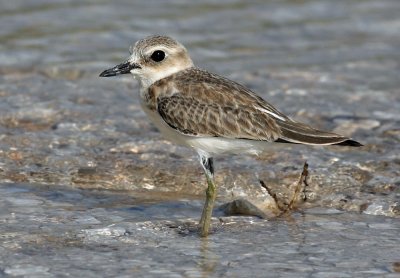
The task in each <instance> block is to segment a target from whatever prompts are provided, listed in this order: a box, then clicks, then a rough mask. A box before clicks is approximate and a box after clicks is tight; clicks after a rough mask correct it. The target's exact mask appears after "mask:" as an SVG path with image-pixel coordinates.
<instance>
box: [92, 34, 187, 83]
mask: <svg viewBox="0 0 400 278" xmlns="http://www.w3.org/2000/svg"><path fill="white" fill-rule="evenodd" d="M129 52H130V54H131V56H130V57H129V58H128V59H127V60H126V61H125V62H123V63H121V64H119V65H116V66H115V67H113V68H110V69H108V70H105V71H103V72H102V73H101V74H100V76H101V77H110V76H116V75H120V74H127V73H131V74H133V76H134V77H136V78H138V79H139V81H140V83H141V85H142V87H145V88H146V87H149V86H150V85H151V84H153V83H154V82H156V81H158V80H160V79H162V78H164V77H167V76H169V75H171V74H174V73H176V72H179V71H181V70H184V69H187V68H190V67H192V66H193V62H192V60H191V59H190V56H189V54H188V52H187V50H186V48H185V47H184V46H183V45H182V44H180V43H179V42H177V41H176V40H174V39H172V38H170V37H166V36H150V37H147V38H144V39H141V40H139V41H137V42H136V43H135V44H134V45H133V46H131V47H130V50H129Z"/></svg>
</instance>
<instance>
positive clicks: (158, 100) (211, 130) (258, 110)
mask: <svg viewBox="0 0 400 278" xmlns="http://www.w3.org/2000/svg"><path fill="white" fill-rule="evenodd" d="M129 53H130V56H129V58H128V59H127V60H126V61H124V62H123V63H121V64H118V65H116V66H114V67H112V68H110V69H107V70H104V71H103V72H102V73H101V74H100V77H112V76H117V75H122V74H129V73H130V74H132V75H133V77H134V78H135V79H137V80H138V81H139V84H140V89H139V96H140V104H141V107H142V109H143V110H144V112H145V113H146V114H147V116H148V117H149V118H150V120H151V121H152V122H153V123H154V125H155V126H156V127H157V128H158V129H159V131H160V132H161V133H162V134H163V136H164V137H165V138H166V139H168V140H170V141H172V142H174V143H177V144H179V145H183V146H186V147H189V148H192V149H194V150H195V151H196V152H197V154H198V156H199V158H200V163H201V165H202V168H203V170H204V174H205V177H206V181H207V189H206V200H205V204H204V207H203V211H202V214H201V218H200V222H199V232H200V236H201V237H207V236H208V234H209V231H210V223H211V217H212V211H213V207H214V203H215V199H216V196H217V186H216V184H215V181H214V174H215V173H214V159H213V158H214V157H215V156H218V155H221V154H255V155H258V154H260V153H262V152H263V151H265V150H266V149H267V148H268V147H270V146H271V144H284V143H286V144H303V145H320V146H328V145H339V146H351V147H360V146H362V144H361V143H359V142H357V141H355V140H353V139H351V138H349V137H346V136H342V135H339V134H336V133H332V132H326V131H322V130H318V129H316V128H313V127H311V126H309V125H307V124H304V123H301V122H297V121H295V120H292V119H291V118H289V117H288V116H286V115H285V114H283V113H282V112H280V111H279V110H278V109H276V108H275V107H274V106H272V105H271V104H270V103H268V102H267V101H266V100H264V99H263V98H262V97H260V96H259V95H257V94H256V93H254V92H253V91H251V90H250V89H248V88H246V87H245V86H243V85H241V84H239V83H237V82H235V81H232V80H230V79H228V78H225V77H222V76H220V75H217V74H215V73H211V72H209V71H206V70H203V69H200V68H198V67H196V66H195V65H194V64H193V61H192V59H191V58H190V55H189V53H188V51H187V49H186V48H185V47H184V46H183V45H182V44H181V43H179V42H178V41H177V40H175V39H173V38H171V37H169V36H164V35H152V36H148V37H145V38H143V39H140V40H138V41H137V42H136V43H134V44H133V45H132V46H131V47H130V48H129Z"/></svg>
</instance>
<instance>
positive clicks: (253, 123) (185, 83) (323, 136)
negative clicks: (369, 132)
mask: <svg viewBox="0 0 400 278" xmlns="http://www.w3.org/2000/svg"><path fill="white" fill-rule="evenodd" d="M144 96H145V99H146V105H147V106H148V108H149V109H152V110H156V111H157V112H158V113H159V115H160V116H161V117H162V118H163V120H164V121H165V122H166V123H167V124H168V125H170V126H171V127H172V128H174V129H176V130H177V131H179V132H181V133H183V134H186V135H191V136H202V137H205V136H214V137H224V138H231V139H234V138H236V139H250V140H261V141H268V142H271V141H276V140H278V139H281V142H283V141H285V142H292V143H305V144H340V143H342V142H344V141H346V140H348V139H349V138H347V137H344V136H341V135H338V134H334V133H329V132H324V131H319V130H316V129H314V128H311V127H310V126H308V125H305V124H301V123H298V122H295V121H293V120H291V119H290V118H289V117H287V116H285V115H284V114H283V113H281V112H279V111H278V110H277V109H275V108H274V107H273V106H272V105H271V104H269V103H268V102H266V101H265V100H263V99H262V98H261V97H259V96H257V95H256V94H255V93H253V92H252V91H250V90H249V89H247V88H246V87H244V86H242V85H240V84H238V83H236V82H233V81H231V80H229V79H226V78H224V77H221V76H218V75H216V74H212V73H209V72H207V71H204V70H201V69H198V68H194V67H192V68H189V69H185V70H182V71H180V72H178V73H175V74H172V75H170V76H168V77H166V78H163V79H161V80H159V81H157V82H155V83H154V84H153V85H151V86H150V87H149V88H148V90H147V91H146V93H145V94H144ZM265 111H269V113H267V112H265Z"/></svg>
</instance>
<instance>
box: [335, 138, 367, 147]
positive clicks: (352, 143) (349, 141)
mask: <svg viewBox="0 0 400 278" xmlns="http://www.w3.org/2000/svg"><path fill="white" fill-rule="evenodd" d="M335 145H337V146H350V147H362V146H364V145H363V144H361V143H359V142H357V141H355V140H352V139H347V140H346V141H343V142H340V143H338V144H335Z"/></svg>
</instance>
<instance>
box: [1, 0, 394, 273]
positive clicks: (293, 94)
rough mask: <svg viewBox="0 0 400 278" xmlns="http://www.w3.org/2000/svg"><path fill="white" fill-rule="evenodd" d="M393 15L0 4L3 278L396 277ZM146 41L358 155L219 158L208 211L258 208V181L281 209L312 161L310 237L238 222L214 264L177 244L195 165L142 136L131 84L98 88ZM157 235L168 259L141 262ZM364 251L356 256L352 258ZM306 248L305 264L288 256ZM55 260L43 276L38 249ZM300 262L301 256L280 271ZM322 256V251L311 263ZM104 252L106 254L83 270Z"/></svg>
mask: <svg viewBox="0 0 400 278" xmlns="http://www.w3.org/2000/svg"><path fill="white" fill-rule="evenodd" d="M399 15H400V2H399V1H398V0H383V1H374V0H363V1H361V0H360V1H357V0H348V1H324V0H309V1H307V0H303V1H302V0H287V1H284V0H282V1H235V0H223V1H211V0H210V1H182V0H181V1H178V0H177V1H153V0H148V1H128V0H125V1H124V0H114V1H103V0H98V1H97V0H96V1H90V0H86V1H85V0H79V1H73V0H59V1H50V0H48V1H44V0H14V1H1V0H0V26H1V28H0V192H1V193H0V200H1V201H0V211H1V212H0V220H1V221H3V222H2V223H5V224H4V225H2V227H0V232H1V233H3V234H4V235H5V238H7V239H3V241H0V243H1V244H2V245H0V250H1V252H0V253H1V254H3V255H0V276H1V274H2V272H1V271H3V273H5V274H9V275H28V274H32V273H36V274H37V275H40V276H42V277H43V275H44V276H46V275H50V276H51V275H53V274H55V273H56V274H57V273H65V271H67V272H68V273H70V274H71V273H72V274H74V273H75V274H81V273H80V272H79V271H78V270H79V269H82V267H83V269H85V270H84V271H86V272H84V273H85V275H92V274H93V275H98V274H99V272H98V271H100V270H99V269H103V270H101V271H103V272H100V273H102V274H104V275H105V273H108V274H110V275H111V274H113V275H114V274H115V273H119V274H121V275H122V274H124V275H125V274H126V275H130V274H132V273H136V274H140V275H144V274H146V273H147V274H148V273H150V272H149V271H150V270H149V269H152V270H154V269H155V270H156V272H154V273H153V274H149V275H150V276H151V275H154V277H157V275H158V274H160V273H161V274H163V275H164V276H165V275H166V276H168V275H171V277H180V276H179V275H181V276H185V275H186V276H185V277H198V276H199V275H200V276H203V277H207V276H213V275H228V276H229V275H237V276H241V275H244V274H246V273H248V272H246V271H248V269H249V267H252V269H253V270H254V271H255V272H254V276H260V277H262V276H263V274H264V273H265V272H264V271H266V270H268V271H272V270H273V271H276V273H286V274H288V273H297V272H298V271H302V273H304V274H305V273H314V274H315V277H322V276H323V273H324V272H328V273H329V271H334V273H336V274H337V273H342V274H343V275H347V274H349V273H351V271H355V270H356V271H360V272H359V273H360V275H364V274H365V273H375V274H382V273H385V274H387V275H390V273H392V272H394V271H396V269H397V271H400V270H399V265H398V264H396V263H397V262H396V259H397V261H398V259H399V256H398V255H399V253H400V250H399V249H398V247H397V250H396V246H399V242H398V236H394V235H396V233H397V235H398V232H399V229H400V227H399V223H398V217H399V215H400V203H399V199H400V197H399V195H400V193H399V192H400V191H399V187H400V177H399V176H400V158H399V153H400V147H399V142H400V114H399V111H400V89H399V88H400V78H399V72H400V63H399V59H400V36H399V30H400V17H399ZM152 34H162V35H168V36H172V37H174V38H175V39H177V40H179V41H180V42H181V43H182V44H184V45H185V46H186V47H187V49H188V50H189V53H190V54H191V56H192V59H193V60H194V62H195V64H196V65H197V66H199V67H201V68H205V69H207V70H210V71H213V72H215V73H218V74H220V75H224V76H226V77H228V78H230V79H233V80H235V81H237V82H239V83H242V84H244V85H245V86H247V87H249V88H251V89H252V90H253V91H255V92H257V93H258V94H260V95H261V96H262V97H263V98H265V99H266V100H267V101H269V102H270V103H272V104H273V105H274V106H276V107H277V108H278V109H279V110H281V111H282V112H284V113H286V114H288V115H290V116H291V117H292V118H294V119H296V120H299V121H304V122H306V123H309V124H311V125H313V126H315V127H318V128H321V129H325V130H333V131H335V132H338V133H342V134H344V135H347V136H350V137H353V138H354V139H356V140H358V141H360V142H362V143H364V144H365V145H366V146H365V147H363V148H358V149H350V148H338V147H331V148H302V147H298V146H287V147H286V148H285V149H279V150H278V149H277V150H272V151H271V153H268V154H265V155H263V156H260V157H258V158H254V157H247V156H228V157H221V158H217V159H216V176H217V177H216V179H217V183H218V184H219V185H220V189H219V198H220V199H219V201H220V203H223V202H226V201H230V200H232V199H236V198H239V197H246V198H248V199H250V200H252V201H254V202H258V203H263V202H264V201H265V200H266V199H269V197H268V196H266V192H265V190H264V189H263V188H262V187H261V186H260V185H259V180H260V179H261V180H263V181H265V182H266V183H268V185H269V186H270V187H271V188H274V189H275V190H276V192H279V193H282V194H284V193H285V188H287V187H288V186H289V185H290V184H292V183H293V182H295V181H296V180H297V179H298V176H299V174H300V172H301V169H302V166H303V163H304V161H306V160H307V161H308V163H309V165H310V177H309V184H310V189H309V190H310V192H311V193H310V196H309V202H310V203H309V204H307V205H306V207H307V208H308V209H311V211H308V212H307V213H306V214H305V215H306V216H307V217H310V218H307V217H305V216H304V214H299V215H297V216H296V217H297V218H296V217H295V219H296V221H299V222H298V225H300V226H302V229H300V230H302V231H305V230H307V229H309V232H311V231H314V232H315V231H318V233H319V234H318V233H317V235H315V237H311V239H310V238H307V239H306V236H305V234H306V233H305V232H304V234H303V232H300V234H298V231H297V230H296V229H297V228H296V229H295V230H296V232H294V231H293V229H292V228H291V227H290V225H288V224H287V223H285V222H283V223H275V224H271V223H270V222H263V221H261V220H260V222H257V221H256V222H257V223H258V224H257V223H256V224H254V223H253V221H255V220H254V219H253V218H249V219H248V218H246V217H243V218H241V219H242V220H240V221H242V222H243V223H244V224H243V223H242V222H241V223H242V224H241V226H240V227H237V226H235V228H232V231H230V230H229V229H227V230H224V232H220V233H219V234H218V233H217V234H216V235H215V237H214V240H215V241H212V243H211V247H210V248H211V249H210V248H208V247H207V248H203V247H204V246H203V247H202V245H201V243H200V242H198V241H197V237H195V236H194V235H195V234H193V233H192V232H191V230H190V229H187V230H185V229H186V228H185V229H183V232H182V230H179V229H180V228H177V229H178V230H179V232H178V233H176V232H175V230H176V229H175V228H176V227H178V226H179V225H181V226H182V225H183V226H182V227H185V225H184V224H179V225H178V224H176V222H177V221H178V222H179V221H183V220H182V219H194V220H193V221H195V220H197V218H198V217H199V215H200V211H201V207H202V200H203V191H204V189H205V181H204V179H203V174H202V170H201V169H200V166H199V164H198V161H197V159H198V158H197V156H196V155H195V154H194V153H193V152H192V151H190V150H187V149H185V148H182V147H179V146H176V145H173V144H171V143H169V142H168V141H165V140H164V139H163V138H162V137H161V135H160V134H159V132H158V131H157V130H156V129H155V128H154V126H153V125H152V124H150V122H149V121H148V120H147V119H146V116H145V115H144V113H143V112H142V111H141V109H140V106H139V100H138V95H137V94H138V84H137V83H136V81H135V80H134V79H133V78H132V77H131V76H121V77H118V78H112V79H109V78H107V79H106V78H99V77H98V75H99V73H100V72H102V71H103V70H105V69H108V68H110V67H112V66H114V65H116V64H117V63H120V62H122V61H124V60H125V59H126V58H127V57H128V55H129V53H128V49H129V46H130V45H131V44H133V43H134V42H135V41H137V40H138V39H141V38H143V37H145V36H148V35H152ZM88 189H90V191H88ZM316 208H319V209H320V210H322V212H321V211H317V212H316V211H315V210H316ZM325 209H327V210H325ZM313 210H314V211H313ZM317 210H318V209H317ZM325 214H329V217H327V218H323V217H322V216H315V215H325ZM141 221H148V222H141ZM157 221H161V222H157ZM162 221H172V223H173V224H171V223H170V222H168V223H169V224H168V223H167V222H162ZM235 221H236V220H235ZM238 221H239V220H238ZM302 221H304V222H302ZM308 221H309V222H308ZM396 221H397V222H396ZM115 223H118V225H119V226H118V225H117V226H118V228H115V229H114V230H110V229H111V228H109V226H108V225H114V224H115ZM143 223H147V224H143ZM251 223H253V224H254V225H253V224H251ZM299 223H300V224H299ZM321 223H322V224H321ZM353 223H360V224H358V226H357V225H355V226H353ZM365 223H367V224H365ZM61 224H63V225H61ZM325 224H326V225H325ZM168 225H169V226H168ZM174 225H175V226H174ZM252 225H253V226H252ZM265 225H267V227H266V226H265ZM268 225H272V226H268ZM274 225H275V226H274ZM181 226H179V227H181ZM168 227H172V228H168ZM174 227H175V228H174ZM276 227H279V229H278V228H276ZM326 227H327V228H326ZM103 228H104V229H106V230H102V229H103ZM139 228H140V229H141V230H142V231H146V233H144V232H142V233H141V232H139V231H140V229H139ZM96 229H97V230H96ZM107 229H108V230H107ZM174 229H175V230H174ZM349 229H350V230H351V231H352V233H346V232H343V234H340V231H347V230H349ZM371 229H372V230H371ZM238 230H240V232H237V231H238ZM277 230H279V233H278V235H277V234H276V233H277ZM282 230H284V231H287V233H282ZM27 231H29V233H28V232H27ZM149 231H152V232H151V233H149ZM154 231H158V232H154ZM186 231H188V232H186ZM332 231H335V233H333V234H332ZM180 233H184V234H185V233H188V234H189V235H193V236H192V237H190V236H189V239H187V238H182V237H181V236H180ZM224 233H225V236H224ZM226 233H227V234H229V238H231V242H226V240H227V238H226ZM131 234H134V235H135V237H134V238H132V237H130V236H129V235H131ZM293 234H294V236H293ZM367 234H368V235H369V237H368V238H367V236H366V235H367ZM256 235H257V236H256ZM102 236H104V237H102ZM125 236H126V237H125ZM263 236H265V237H263ZM270 236H271V237H272V238H274V239H275V240H272V241H271V239H268V238H270ZM336 236H337V237H336ZM115 237H119V239H116V238H115ZM161 237H162V238H164V237H165V238H164V240H165V243H164V244H165V246H164V247H165V248H166V249H165V250H166V251H165V252H167V253H165V254H164V253H162V252H164V251H158V253H157V252H155V253H153V252H149V251H148V249H146V248H155V247H157V246H159V242H158V239H159V238H161ZM257 237H261V238H262V240H263V241H265V242H268V240H270V241H271V242H269V244H272V246H274V245H273V244H278V242H279V243H280V244H282V245H279V246H275V247H276V248H275V249H274V248H273V247H272V249H268V250H267V249H263V248H262V247H260V248H261V249H260V250H258V251H254V250H252V249H251V246H253V245H252V244H257V242H252V241H251V240H249V238H250V239H253V238H254V239H256V238H257ZM347 237H348V238H347ZM49 238H52V240H49ZM121 238H122V239H121ZM299 238H301V240H299ZM344 238H345V239H344ZM318 239H320V241H323V240H322V239H325V242H331V243H332V245H329V244H328V245H323V243H321V242H320V243H316V242H314V240H317V241H318ZM354 239H356V240H357V241H356V242H353V241H352V240H354ZM135 240H137V241H135ZM187 240H189V243H188V241H187ZM224 240H225V241H224ZM363 240H364V245H360V246H362V247H359V249H357V248H355V249H352V250H351V248H348V246H353V245H356V244H358V243H359V242H360V241H363ZM247 241H248V242H249V243H250V245H240V244H239V243H243V242H247ZM124 242H129V244H138V242H139V243H141V244H142V245H141V248H139V247H137V248H138V249H137V250H135V251H134V250H130V249H129V250H128V249H123V248H122V246H124ZM156 242H158V243H156ZM221 242H224V243H225V244H226V245H224V246H225V247H221V246H219V243H221ZM299 242H301V243H299ZM367 242H369V245H368V244H366V243H367ZM233 243H234V244H233ZM304 243H307V244H305V245H306V246H310V244H311V243H312V244H315V245H313V246H315V248H316V249H312V250H311V249H307V250H304V249H301V247H299V244H300V245H301V244H304ZM32 244H33V245H32ZM101 244H103V245H104V244H105V245H107V246H108V247H107V248H111V247H113V248H114V249H115V250H114V251H112V252H108V251H107V250H105V249H102V248H104V246H103V247H101ZM312 244H311V245H312ZM325 244H326V243H325ZM82 246H83V249H85V248H88V247H90V248H93V249H92V251H90V250H86V249H85V251H84V250H83V249H82ZM143 246H144V247H143ZM171 246H175V247H173V248H172V247H171ZM188 246H190V247H188ZM215 246H218V248H216V249H215V248H214V249H213V247H215ZM270 246H271V245H270ZM373 246H379V248H374V247H373ZM54 248H61V249H60V250H62V251H60V253H57V256H56V255H54V254H53V255H54V256H55V257H56V258H58V259H59V263H58V264H54V266H53V267H50V266H48V265H47V263H46V262H47V260H49V257H46V256H50V255H49V254H47V255H45V254H46V252H47V251H45V250H48V249H49V250H55V249H54ZM90 248H89V249H90ZM125 248H127V247H125ZM143 248H145V249H143ZM169 248H172V249H169ZM185 248H189V249H185ZM190 248H193V249H190ZM232 248H233V249H232ZM235 248H236V249H235ZM249 248H250V249H249ZM265 248H267V247H265ZM335 248H337V249H335ZM364 248H366V249H364ZM384 249H386V252H385V253H384V254H383V253H381V252H380V251H379V250H384ZM16 250H19V251H16ZM116 250H117V251H116ZM146 250H147V251H146ZM163 250H164V249H163ZM199 250H202V251H199ZM204 250H206V251H204ZM299 250H303V251H304V252H303V255H302V256H300V257H297V259H298V260H297V261H296V260H295V261H292V262H291V264H290V266H289V265H287V264H286V262H287V261H288V260H289V257H288V256H289V255H290V254H293V253H296V254H297V253H298V252H299ZM318 250H335V252H333V253H330V252H325V253H328V254H325V256H328V257H329V256H330V257H329V259H327V260H326V261H325V260H321V261H318V260H315V257H318V255H315V254H317V253H318V252H319V251H318ZM99 251H102V252H104V254H103V255H104V256H103V255H99V256H98V257H96V256H95V253H96V252H99ZM250 251H252V252H253V251H254V252H255V253H252V254H253V256H256V257H257V258H259V257H260V256H268V258H267V257H266V258H265V260H261V261H260V260H259V262H260V263H259V264H258V263H254V261H253V260H251V259H249V260H247V259H246V258H247V257H243V258H242V257H240V256H239V257H240V258H241V259H237V258H236V259H235V258H233V257H229V256H230V255H232V256H233V255H235V254H244V253H249V252H250ZM54 252H55V251H54ZM129 252H139V253H134V254H133V253H129ZM180 252H181V253H180ZM382 252H383V251H382ZM50 253H51V252H50ZM250 253H251V252H250ZM250 253H249V254H250ZM357 253H358V254H363V256H366V258H365V257H364V258H363V259H361V258H359V257H357V256H356V254H357ZM10 254H17V256H16V257H12V256H11V257H10ZM118 254H130V255H129V256H132V257H135V256H136V257H137V256H139V257H140V259H138V261H134V260H132V258H131V257H129V256H128V255H127V256H128V257H129V258H128V261H124V260H123V259H116V257H115V256H118ZM171 254H174V255H171ZM182 254H185V256H183V255H182ZM187 254H192V256H193V257H191V259H190V258H188V257H187ZM310 254H311V255H310ZM312 254H314V255H312ZM366 254H368V255H366ZM154 256H155V257H154ZM182 256H183V257H185V259H183V258H182ZM249 256H250V255H249ZM270 256H273V257H274V258H275V259H271V257H270ZM71 257H73V258H74V260H73V262H70V263H68V264H65V261H64V260H67V258H71ZM165 257H168V260H167V259H165ZM250 257H251V256H250ZM377 257H379V258H381V259H380V260H378V261H376V260H375V259H376V258H377ZM222 258H224V259H222ZM313 258H314V259H313ZM110 260H111V261H113V260H114V263H113V264H109V262H110ZM165 260H167V261H168V262H165ZM182 260H183V261H184V262H185V263H179V264H180V265H181V269H179V270H177V271H175V272H173V271H172V272H171V271H170V270H171V269H172V266H175V265H177V264H178V263H177V262H182ZM271 260H272V261H271ZM374 260H375V261H374ZM83 261H88V262H91V263H92V264H93V266H92V267H93V268H92V269H90V267H89V268H88V267H84V266H82V265H81V264H82V262H83ZM199 261H201V262H199ZM266 261H269V262H270V264H266ZM372 261H374V263H372ZM21 262H22V263H21ZM115 262H118V263H115ZM144 262H145V263H144ZM349 262H350V263H349ZM253 263H254V264H253ZM71 266H72V267H71ZM145 266H147V268H146V267H145ZM246 266H247V268H246ZM332 266H333V268H332ZM285 267H286V269H287V271H286V272H285V271H283V272H282V268H285ZM76 269H78V270H76ZM106 269H107V271H110V272H104V271H106ZM132 269H134V271H133V270H132ZM74 271H76V272H74ZM81 271H83V270H81ZM118 271H119V272H118ZM132 271H133V272H132ZM135 271H136V272H135ZM157 271H159V272H157ZM168 271H169V272H168ZM185 271H186V272H185ZM291 271H292V272H291ZM338 271H339V272H338ZM349 271H350V272H349ZM363 271H364V272H365V273H364V272H363ZM368 271H369V272H368ZM21 273H22V274H21ZM157 273H158V274H157ZM185 273H186V274H185ZM319 273H322V274H321V275H320V276H318V275H319ZM161 274H160V275H161ZM167 274H168V275H167ZM175 274H176V275H178V276H174V275H175ZM296 275H297V274H296ZM365 275H367V274H365ZM339 276H340V275H339ZM296 277H298V276H296ZM388 277H389V276H388ZM393 277H394V276H393Z"/></svg>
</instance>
